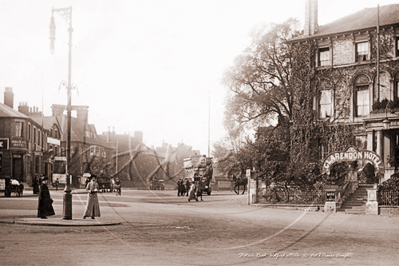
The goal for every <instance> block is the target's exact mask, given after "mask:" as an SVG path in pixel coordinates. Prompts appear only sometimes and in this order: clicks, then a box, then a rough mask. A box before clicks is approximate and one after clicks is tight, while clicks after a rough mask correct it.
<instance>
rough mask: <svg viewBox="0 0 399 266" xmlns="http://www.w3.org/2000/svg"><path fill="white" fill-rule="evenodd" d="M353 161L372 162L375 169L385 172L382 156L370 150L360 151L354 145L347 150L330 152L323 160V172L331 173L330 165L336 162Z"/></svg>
mask: <svg viewBox="0 0 399 266" xmlns="http://www.w3.org/2000/svg"><path fill="white" fill-rule="evenodd" d="M352 161H363V162H364V164H363V165H366V164H367V163H371V164H372V165H373V166H374V169H375V171H379V172H381V173H384V172H385V167H384V163H383V162H382V159H381V157H380V156H379V155H378V154H377V153H375V152H373V151H369V150H362V151H359V150H357V149H356V148H354V147H350V148H349V149H348V150H346V151H345V152H333V153H330V154H329V155H328V156H327V157H326V158H325V159H324V161H323V168H322V172H323V173H328V174H329V173H330V167H331V165H332V164H333V163H335V162H352Z"/></svg>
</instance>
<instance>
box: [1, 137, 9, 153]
mask: <svg viewBox="0 0 399 266" xmlns="http://www.w3.org/2000/svg"><path fill="white" fill-rule="evenodd" d="M9 148H10V142H9V140H8V139H3V138H0V151H2V150H8V149H9Z"/></svg>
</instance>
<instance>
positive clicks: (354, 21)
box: [291, 4, 399, 41]
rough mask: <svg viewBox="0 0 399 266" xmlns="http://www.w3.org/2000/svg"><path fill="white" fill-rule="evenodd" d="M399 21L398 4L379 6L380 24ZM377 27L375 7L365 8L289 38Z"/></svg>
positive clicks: (312, 36) (391, 23)
mask: <svg viewBox="0 0 399 266" xmlns="http://www.w3.org/2000/svg"><path fill="white" fill-rule="evenodd" d="M397 23H399V4H392V5H386V6H380V21H379V24H380V26H387V25H393V24H397ZM376 27H377V7H373V8H365V9H363V10H360V11H358V12H355V13H353V14H351V15H348V16H346V17H343V18H340V19H337V20H335V21H333V22H330V23H328V24H326V25H323V26H319V29H318V31H317V32H316V33H315V34H314V35H310V36H303V35H302V36H298V37H296V38H293V39H291V41H294V40H302V39H308V38H314V37H321V36H327V35H334V34H338V33H344V32H353V31H356V30H364V29H369V28H376Z"/></svg>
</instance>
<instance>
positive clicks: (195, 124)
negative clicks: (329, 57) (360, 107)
mask: <svg viewBox="0 0 399 266" xmlns="http://www.w3.org/2000/svg"><path fill="white" fill-rule="evenodd" d="M395 2H396V1H392V0H384V1H383V0H381V1H377V0H360V1H358V0H346V1H342V0H319V3H318V6H319V13H318V14H319V17H318V20H319V25H324V24H327V23H329V22H331V21H334V20H336V19H338V18H341V17H343V16H345V15H349V14H351V13H354V12H356V11H359V10H362V9H364V8H367V7H376V6H377V5H378V4H379V5H380V6H382V5H387V4H393V3H395ZM71 6H72V27H73V33H72V68H71V76H72V84H73V86H74V88H75V89H74V90H72V105H87V106H89V117H88V122H89V123H90V124H94V125H95V127H96V129H97V133H98V134H101V133H103V132H106V131H108V128H110V130H111V131H112V130H115V132H116V133H117V134H124V133H129V132H130V133H131V134H133V133H134V132H135V131H142V132H143V141H144V143H145V144H146V145H148V146H149V147H151V146H154V147H159V146H161V145H162V142H166V143H169V144H171V145H173V146H177V145H178V143H184V144H187V145H190V146H192V147H193V149H195V150H200V151H201V154H207V153H208V133H209V132H210V143H211V149H212V144H213V143H215V142H216V141H218V140H220V139H222V138H224V137H225V136H226V131H225V129H224V127H223V114H224V110H225V109H224V108H225V97H226V95H227V90H228V88H226V87H225V86H223V84H222V78H223V73H224V72H225V71H226V69H228V68H229V67H231V66H232V65H233V62H234V58H235V57H236V56H238V55H240V54H241V53H242V52H243V50H244V49H245V48H246V47H248V46H249V44H250V42H251V37H250V32H251V30H252V29H253V28H255V27H258V26H260V25H263V24H269V23H281V22H283V21H285V20H287V19H288V18H290V17H295V18H297V19H299V21H300V22H301V23H302V25H303V21H304V16H305V1H304V0H279V1H275V0H273V1H272V0H51V1H50V0H35V1H32V0H0V39H1V41H0V92H4V90H5V87H11V88H13V92H14V109H18V105H19V104H20V103H21V102H26V103H27V104H28V106H30V107H38V109H39V111H43V113H44V115H45V116H50V115H51V105H52V104H65V105H66V104H67V90H66V88H65V87H63V86H61V88H60V84H61V82H62V81H67V79H68V24H67V22H66V20H65V19H64V18H63V17H62V16H60V13H58V12H55V13H54V20H55V25H56V41H55V52H54V54H51V53H50V50H49V46H50V41H49V24H50V18H51V15H52V8H56V9H57V8H66V7H71ZM0 102H3V97H0ZM208 123H209V125H210V126H209V127H208Z"/></svg>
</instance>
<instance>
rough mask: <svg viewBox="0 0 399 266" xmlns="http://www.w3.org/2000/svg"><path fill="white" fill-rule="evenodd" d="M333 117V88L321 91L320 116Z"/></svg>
mask: <svg viewBox="0 0 399 266" xmlns="http://www.w3.org/2000/svg"><path fill="white" fill-rule="evenodd" d="M327 117H331V90H322V91H320V102H319V118H327Z"/></svg>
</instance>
